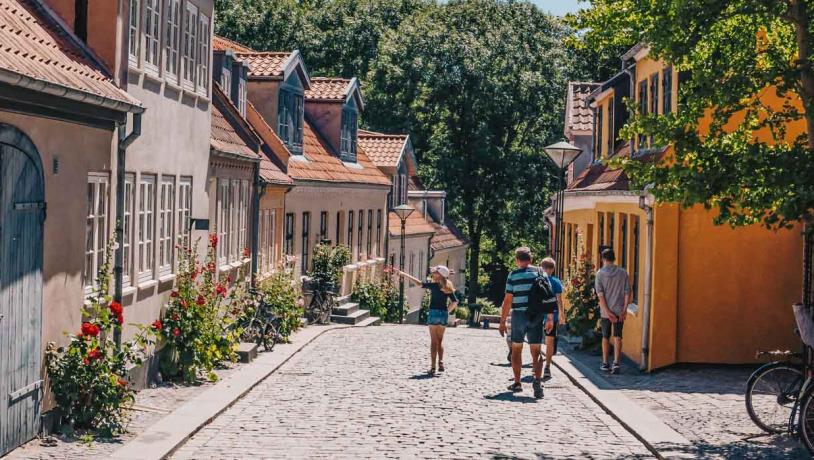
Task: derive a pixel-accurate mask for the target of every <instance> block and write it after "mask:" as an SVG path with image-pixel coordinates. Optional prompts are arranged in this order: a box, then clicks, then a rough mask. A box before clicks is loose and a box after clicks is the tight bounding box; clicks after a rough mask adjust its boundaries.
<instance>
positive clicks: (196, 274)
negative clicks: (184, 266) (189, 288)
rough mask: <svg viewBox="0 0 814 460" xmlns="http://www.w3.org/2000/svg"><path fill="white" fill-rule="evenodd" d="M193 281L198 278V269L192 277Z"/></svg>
mask: <svg viewBox="0 0 814 460" xmlns="http://www.w3.org/2000/svg"><path fill="white" fill-rule="evenodd" d="M190 277H191V278H192V279H193V280H194V279H195V278H197V277H198V269H195V270H193V271H192V275H191V276H190Z"/></svg>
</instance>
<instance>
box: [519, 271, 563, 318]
mask: <svg viewBox="0 0 814 460" xmlns="http://www.w3.org/2000/svg"><path fill="white" fill-rule="evenodd" d="M556 309H557V295H556V294H554V289H553V288H552V287H551V280H550V279H549V278H548V275H546V273H545V272H543V271H542V270H541V269H539V268H538V269H537V277H536V278H534V281H533V282H532V283H531V291H529V306H528V308H527V309H526V315H527V316H528V317H529V319H536V318H538V317H539V315H547V314H549V313H554V310H556Z"/></svg>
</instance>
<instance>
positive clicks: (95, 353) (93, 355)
mask: <svg viewBox="0 0 814 460" xmlns="http://www.w3.org/2000/svg"><path fill="white" fill-rule="evenodd" d="M88 359H92V360H96V359H102V352H101V351H99V349H98V348H94V349H93V350H91V351H89V352H88Z"/></svg>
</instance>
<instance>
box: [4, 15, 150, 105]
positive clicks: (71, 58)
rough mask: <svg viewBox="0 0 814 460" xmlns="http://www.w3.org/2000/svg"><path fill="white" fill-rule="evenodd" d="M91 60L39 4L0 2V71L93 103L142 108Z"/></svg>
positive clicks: (85, 51)
mask: <svg viewBox="0 0 814 460" xmlns="http://www.w3.org/2000/svg"><path fill="white" fill-rule="evenodd" d="M91 56H92V54H91V53H90V51H89V50H87V49H84V48H82V47H81V45H80V44H78V43H77V42H74V41H73V40H72V39H71V38H70V37H69V35H68V33H67V32H66V31H65V30H64V29H63V28H62V27H61V26H60V25H59V23H58V22H57V21H56V20H55V19H54V18H53V17H51V16H50V13H48V12H47V11H46V10H45V9H44V8H43V7H42V6H41V5H39V3H37V2H34V1H32V0H0V69H3V70H5V71H9V72H13V73H16V74H20V75H23V76H26V77H30V78H33V79H35V80H39V81H43V82H47V83H50V84H55V85H59V86H62V87H65V88H69V89H71V90H76V91H79V92H81V93H86V94H89V95H92V96H95V97H96V99H98V98H99V97H102V98H106V99H110V100H113V101H116V102H120V103H124V104H127V105H129V106H141V103H140V102H139V101H138V100H136V99H135V98H133V97H132V96H130V95H129V94H127V92H125V91H124V90H122V89H120V88H119V87H117V86H116V85H115V84H114V82H113V81H112V80H111V79H110V78H109V77H108V75H107V73H108V72H107V71H106V69H104V68H103V67H102V65H101V64H99V61H95V60H94V59H92V57H91ZM94 61H95V62H94Z"/></svg>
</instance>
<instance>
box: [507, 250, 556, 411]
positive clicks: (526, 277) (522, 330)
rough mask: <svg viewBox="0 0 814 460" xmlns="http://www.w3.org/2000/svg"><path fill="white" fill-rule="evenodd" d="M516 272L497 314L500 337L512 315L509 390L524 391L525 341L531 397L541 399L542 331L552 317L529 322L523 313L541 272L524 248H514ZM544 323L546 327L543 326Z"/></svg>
mask: <svg viewBox="0 0 814 460" xmlns="http://www.w3.org/2000/svg"><path fill="white" fill-rule="evenodd" d="M514 255H515V263H516V264H517V269H516V270H514V271H512V272H511V273H509V277H508V278H507V279H506V297H505V298H504V299H503V309H502V311H501V313H500V328H499V330H500V335H504V334H506V319H507V318H508V316H509V312H510V311H511V315H512V332H511V334H512V337H511V338H512V371H513V372H514V383H512V384H511V385H510V386H509V391H511V392H514V393H516V392H518V391H522V390H523V386H522V385H521V384H520V371H521V368H522V366H523V359H522V353H523V341H524V339H527V340H528V342H529V348H530V350H531V357H532V360H533V363H534V367H533V368H534V384H533V388H534V397H535V398H538V399H539V398H542V397H543V386H542V383H541V382H540V377H541V376H542V372H543V362H542V356H541V354H540V350H541V345H542V343H543V336H544V333H543V329H544V327H545V328H546V329H551V328H552V327H553V325H554V323H553V315H538V316H537V318H536V319H534V320H529V317H528V316H527V314H526V310H527V309H528V306H529V304H528V301H529V293H530V292H531V285H532V284H533V282H534V280H535V279H536V278H537V277H538V276H540V274H541V272H540V269H539V268H537V267H534V266H532V265H531V250H530V249H529V248H527V247H521V248H517V250H516V251H515V254H514ZM544 323H545V326H544Z"/></svg>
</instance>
